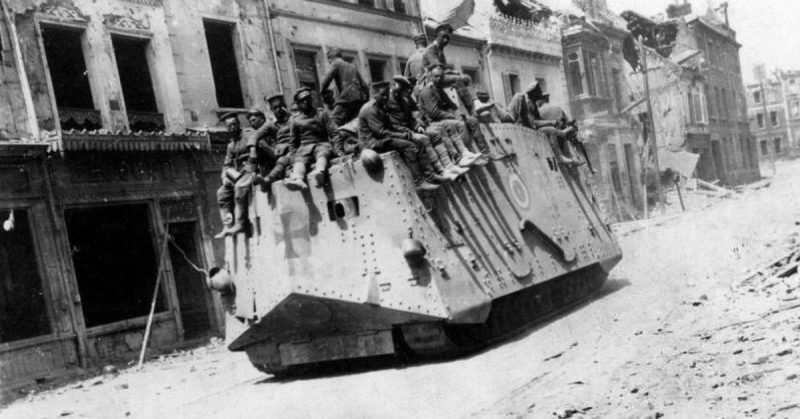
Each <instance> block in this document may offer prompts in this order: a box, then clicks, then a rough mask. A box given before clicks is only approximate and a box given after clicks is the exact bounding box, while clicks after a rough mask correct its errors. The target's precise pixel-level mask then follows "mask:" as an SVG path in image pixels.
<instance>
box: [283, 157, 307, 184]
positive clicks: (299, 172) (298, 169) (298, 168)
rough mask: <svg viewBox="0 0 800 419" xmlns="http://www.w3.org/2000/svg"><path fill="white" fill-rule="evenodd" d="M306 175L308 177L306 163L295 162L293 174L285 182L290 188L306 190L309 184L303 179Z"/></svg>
mask: <svg viewBox="0 0 800 419" xmlns="http://www.w3.org/2000/svg"><path fill="white" fill-rule="evenodd" d="M304 177H306V165H305V164H304V163H302V162H295V163H294V168H293V169H292V174H291V175H290V176H289V178H288V179H286V181H285V182H284V183H285V184H286V187H287V188H289V190H292V191H297V190H305V189H308V185H306V182H305V181H304V180H303V178H304Z"/></svg>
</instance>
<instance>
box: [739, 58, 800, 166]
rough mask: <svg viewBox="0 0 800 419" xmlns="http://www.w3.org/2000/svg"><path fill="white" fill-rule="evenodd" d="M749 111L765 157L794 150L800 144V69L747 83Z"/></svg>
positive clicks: (751, 125) (790, 152) (793, 151)
mask: <svg viewBox="0 0 800 419" xmlns="http://www.w3.org/2000/svg"><path fill="white" fill-rule="evenodd" d="M746 96H747V114H748V117H749V119H750V130H751V131H752V132H753V134H754V135H755V137H756V143H757V144H758V154H759V156H760V157H761V158H762V159H764V158H772V157H773V156H786V155H790V154H794V153H795V150H797V148H798V147H799V146H800V71H776V72H775V73H774V75H773V77H771V78H769V79H767V80H765V81H764V83H755V84H749V85H747V91H746Z"/></svg>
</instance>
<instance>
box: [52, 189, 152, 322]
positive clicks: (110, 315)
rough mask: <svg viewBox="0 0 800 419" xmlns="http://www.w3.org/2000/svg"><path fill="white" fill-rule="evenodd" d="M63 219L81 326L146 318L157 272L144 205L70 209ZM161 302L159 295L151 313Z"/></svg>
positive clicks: (150, 231)
mask: <svg viewBox="0 0 800 419" xmlns="http://www.w3.org/2000/svg"><path fill="white" fill-rule="evenodd" d="M64 216H65V219H66V224H67V233H68V235H69V243H70V248H71V251H72V260H73V264H74V266H75V277H76V279H77V282H78V289H79V291H80V295H81V300H82V307H83V316H84V319H85V321H86V325H87V326H88V327H92V326H97V325H101V324H107V323H112V322H116V321H120V320H126V319H131V318H136V317H141V316H146V315H147V314H148V313H149V311H150V304H151V299H152V298H153V290H154V287H155V284H156V272H157V270H158V267H157V263H158V262H157V257H156V250H155V249H156V246H157V244H156V242H155V240H154V238H153V226H152V225H151V223H150V211H149V210H148V206H147V205H146V204H129V205H115V206H102V207H88V208H72V209H68V210H66V211H65V214H64ZM158 246H160V245H158ZM162 284H163V282H162ZM164 301H165V300H164V293H163V292H159V297H158V300H157V304H156V311H159V312H160V311H164V310H165V309H166V304H165V302H164Z"/></svg>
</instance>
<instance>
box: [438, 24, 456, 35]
mask: <svg viewBox="0 0 800 419" xmlns="http://www.w3.org/2000/svg"><path fill="white" fill-rule="evenodd" d="M439 32H447V34H451V33H453V27H452V26H450V24H449V23H442V24H441V25H439V26H437V27H436V33H439Z"/></svg>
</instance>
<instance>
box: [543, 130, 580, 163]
mask: <svg viewBox="0 0 800 419" xmlns="http://www.w3.org/2000/svg"><path fill="white" fill-rule="evenodd" d="M547 141H548V142H549V143H550V148H551V149H552V150H553V154H554V155H555V158H556V162H557V163H558V164H562V165H564V166H571V165H573V164H575V160H572V159H570V158H568V157H566V156H564V153H563V152H562V151H561V147H560V146H559V142H560V140H559V138H558V137H556V135H550V134H548V135H547Z"/></svg>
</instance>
